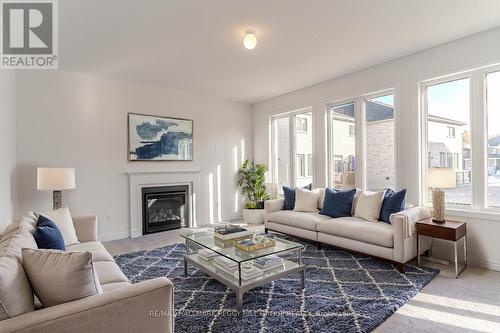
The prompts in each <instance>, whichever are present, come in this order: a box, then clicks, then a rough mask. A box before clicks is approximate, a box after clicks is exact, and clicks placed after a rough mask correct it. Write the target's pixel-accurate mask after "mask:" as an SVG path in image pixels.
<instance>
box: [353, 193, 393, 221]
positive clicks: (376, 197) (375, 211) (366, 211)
mask: <svg viewBox="0 0 500 333" xmlns="http://www.w3.org/2000/svg"><path fill="white" fill-rule="evenodd" d="M384 194H385V191H379V192H370V191H363V192H361V194H360V195H359V198H358V200H357V202H356V208H355V211H354V216H356V217H359V218H360V219H363V220H367V221H377V220H378V218H379V216H380V209H381V208H382V202H383V201H384Z"/></svg>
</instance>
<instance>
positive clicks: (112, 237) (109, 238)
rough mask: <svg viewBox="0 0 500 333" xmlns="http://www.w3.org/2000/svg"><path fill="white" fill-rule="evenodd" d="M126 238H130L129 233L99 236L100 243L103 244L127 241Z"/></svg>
mask: <svg viewBox="0 0 500 333" xmlns="http://www.w3.org/2000/svg"><path fill="white" fill-rule="evenodd" d="M125 238H130V233H129V232H115V233H111V234H104V235H99V241H101V242H108V241H112V240H117V239H125Z"/></svg>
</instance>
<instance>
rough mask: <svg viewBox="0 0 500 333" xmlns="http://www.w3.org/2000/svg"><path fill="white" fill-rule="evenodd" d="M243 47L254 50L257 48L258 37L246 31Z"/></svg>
mask: <svg viewBox="0 0 500 333" xmlns="http://www.w3.org/2000/svg"><path fill="white" fill-rule="evenodd" d="M243 45H244V46H245V48H246V49H248V50H253V49H254V48H255V47H256V46H257V37H256V36H255V33H254V32H253V31H246V32H245V37H244V38H243Z"/></svg>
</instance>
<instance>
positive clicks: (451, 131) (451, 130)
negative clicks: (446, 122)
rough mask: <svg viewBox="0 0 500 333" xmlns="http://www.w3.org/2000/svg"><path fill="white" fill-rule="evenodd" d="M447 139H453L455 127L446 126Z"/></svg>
mask: <svg viewBox="0 0 500 333" xmlns="http://www.w3.org/2000/svg"><path fill="white" fill-rule="evenodd" d="M448 137H449V138H454V137H455V127H452V126H448Z"/></svg>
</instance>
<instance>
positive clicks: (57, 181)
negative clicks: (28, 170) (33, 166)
mask: <svg viewBox="0 0 500 333" xmlns="http://www.w3.org/2000/svg"><path fill="white" fill-rule="evenodd" d="M36 171H37V189H38V190H51V191H53V192H52V206H53V209H54V210H56V209H59V208H62V206H63V205H62V204H63V199H62V192H61V191H62V190H70V189H74V188H75V187H76V186H75V169H74V168H37V170H36Z"/></svg>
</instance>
